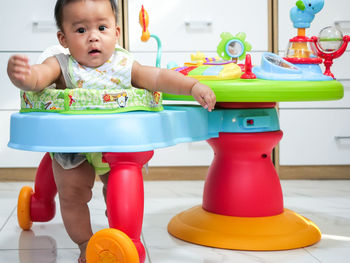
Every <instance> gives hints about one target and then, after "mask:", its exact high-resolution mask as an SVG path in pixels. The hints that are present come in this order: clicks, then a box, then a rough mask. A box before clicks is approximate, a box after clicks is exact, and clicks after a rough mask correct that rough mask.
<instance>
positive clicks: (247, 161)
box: [8, 0, 349, 263]
mask: <svg viewBox="0 0 350 263" xmlns="http://www.w3.org/2000/svg"><path fill="white" fill-rule="evenodd" d="M323 4H324V1H321V0H310V1H298V2H297V5H296V6H295V7H293V8H292V9H291V14H290V15H291V19H292V21H293V24H294V27H296V28H297V31H298V35H297V36H296V37H294V38H292V39H291V40H290V43H289V47H288V49H287V51H286V56H285V57H284V58H281V57H279V56H277V55H275V54H272V53H265V54H264V55H263V56H262V61H261V64H260V65H259V66H254V67H253V66H252V64H251V58H250V54H247V53H246V52H249V50H250V49H251V45H250V44H249V43H248V42H247V41H246V35H245V34H244V33H238V34H236V35H232V34H230V33H222V34H221V41H220V43H219V45H218V47H217V50H218V57H216V58H206V57H205V55H203V54H202V53H197V54H194V55H193V56H192V60H193V61H191V62H189V63H185V64H184V65H183V66H181V67H172V68H173V70H177V71H179V72H180V73H182V74H185V75H187V76H189V77H194V78H197V79H199V80H200V82H202V83H204V84H206V85H208V86H209V87H210V88H212V90H213V91H214V92H215V94H216V97H217V104H216V108H215V110H214V111H212V112H208V111H206V110H205V109H203V108H202V107H199V106H194V105H185V106H183V105H182V106H179V105H174V106H164V107H162V106H161V102H162V98H161V97H162V95H161V94H160V93H158V94H149V97H148V99H146V101H145V104H142V105H138V107H139V108H132V107H131V108H129V109H130V111H128V112H125V111H127V110H125V109H128V108H127V107H125V105H126V104H127V103H128V102H130V101H132V99H133V97H137V96H138V95H142V94H130V93H128V92H129V91H128V90H126V89H116V90H112V91H92V92H90V93H86V94H85V93H84V92H88V91H85V90H82V89H81V90H79V88H77V89H71V90H64V91H56V90H49V89H46V90H44V91H42V92H39V93H30V92H22V93H21V101H22V102H21V103H22V104H21V112H19V113H15V114H13V115H12V116H11V133H10V142H9V144H8V145H9V147H11V148H14V149H19V150H28V151H39V152H67V153H69V152H83V153H87V152H102V153H103V154H102V158H103V161H104V162H107V163H108V164H109V166H110V176H109V182H108V189H107V202H106V203H107V211H108V222H109V228H107V229H104V230H102V231H99V232H97V233H95V234H94V236H93V237H92V238H91V240H90V242H89V244H88V248H87V262H90V263H91V262H127V263H137V262H141V263H143V262H144V261H145V249H144V247H143V244H142V243H141V241H140V235H141V229H142V220H143V205H144V192H143V180H142V166H143V165H144V164H146V163H147V162H148V161H149V160H150V159H151V158H152V155H153V150H154V149H157V148H160V147H167V146H171V145H175V144H178V143H182V142H193V141H201V140H207V142H208V143H209V144H210V146H211V147H212V148H213V150H214V152H215V157H214V160H213V162H212V164H211V166H210V169H209V172H208V175H207V178H206V182H205V186H204V192H203V203H202V205H198V206H196V207H193V208H189V209H188V210H186V211H183V212H181V213H179V214H177V215H175V216H174V217H173V218H172V219H171V221H170V222H169V225H168V231H169V233H170V234H171V235H173V236H175V237H177V238H179V239H182V240H186V241H188V242H191V243H195V244H200V245H204V246H210V247H216V248H225V249H239V250H284V249H294V248H301V247H305V246H309V245H312V244H314V243H316V242H318V241H319V240H320V239H321V232H320V230H319V228H318V227H317V226H316V225H315V224H314V223H313V222H312V221H310V220H309V219H307V218H305V217H303V216H301V215H299V214H297V213H295V212H293V211H291V210H289V209H287V208H284V205H283V194H282V189H281V185H280V181H279V178H278V175H277V173H276V170H275V168H274V166H273V164H272V161H271V152H272V149H273V148H274V147H275V146H276V145H277V143H278V142H279V141H280V139H281V138H282V131H281V130H280V127H279V120H278V115H277V112H276V109H275V104H276V102H281V101H315V100H338V99H341V98H342V97H343V87H342V85H341V83H340V82H338V81H337V80H335V79H334V78H333V76H332V75H331V74H330V65H331V63H330V62H329V61H332V59H334V58H336V57H338V56H340V55H341V53H342V52H344V50H345V48H346V45H347V43H348V41H349V37H348V36H342V34H341V32H340V31H337V30H336V29H330V30H329V29H325V30H322V31H321V34H320V36H319V37H312V38H308V37H306V35H305V28H308V27H309V26H310V23H311V22H312V20H313V18H314V16H315V14H316V13H317V12H319V11H320V10H321V9H322V7H323ZM139 18H140V25H141V27H142V40H144V41H147V40H148V39H149V38H151V37H153V38H154V39H156V41H157V43H158V55H157V63H156V64H157V66H160V54H161V52H160V48H161V45H160V40H159V38H158V37H156V36H155V35H151V34H150V33H149V31H148V28H147V27H148V24H149V16H148V14H147V12H146V10H145V9H144V7H142V9H141V12H140V15H139ZM244 58H245V63H244V64H237V62H238V60H242V59H244ZM322 59H324V62H325V64H326V72H325V74H323V73H322V71H321V68H320V66H319V64H320V63H322ZM83 93H84V94H83ZM122 97H124V98H122ZM125 97H128V100H127V101H125V99H126V98H125ZM88 99H89V100H92V101H93V102H91V103H90V102H87V100H88ZM163 99H166V100H192V99H193V98H192V97H190V96H178V95H170V94H163ZM123 100H124V102H123ZM118 101H119V102H118ZM89 103H90V104H89ZM143 103H144V102H143ZM107 105H113V107H111V106H107ZM123 106H124V107H123ZM73 107H75V108H73ZM135 110H137V111H135ZM119 111H122V112H119ZM96 113H100V114H96ZM42 131H46V132H42ZM77 131H79V132H77ZM56 193H57V189H56V185H55V182H54V179H53V174H52V167H51V158H50V156H49V154H48V153H47V154H45V156H44V158H43V159H42V161H41V163H40V165H39V168H38V172H37V174H36V178H35V186H34V190H33V189H31V188H30V187H24V188H23V189H22V190H21V192H20V194H19V198H18V210H17V215H18V223H19V225H20V227H21V228H22V229H23V230H28V229H30V228H31V225H32V223H33V222H46V221H49V220H51V219H52V218H53V217H54V215H55V201H54V198H55V195H56Z"/></svg>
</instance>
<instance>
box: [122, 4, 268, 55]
mask: <svg viewBox="0 0 350 263" xmlns="http://www.w3.org/2000/svg"><path fill="white" fill-rule="evenodd" d="M142 4H143V5H144V7H145V9H146V11H147V12H148V14H149V17H150V22H149V30H150V33H151V34H155V35H157V36H158V37H159V38H160V39H161V40H162V45H163V50H164V51H203V52H207V51H214V52H215V51H216V47H217V45H218V44H219V42H220V34H221V33H222V32H230V33H231V34H233V35H235V34H236V33H238V32H245V33H246V34H247V41H248V42H250V43H251V44H252V46H253V50H257V51H266V50H267V49H268V15H267V14H268V1H260V0H254V1H238V0H231V1H224V0H219V1H211V0H201V1H198V0H177V1H163V0H142V1H141V0H129V1H128V10H129V11H128V18H129V43H130V47H129V48H130V50H131V51H153V50H155V45H154V43H155V42H154V41H152V40H151V41H148V42H147V43H144V42H141V40H140V37H141V27H140V25H139V11H140V9H141V5H142ZM252 6H254V8H252ZM247 21H254V23H253V22H252V23H250V22H247Z"/></svg>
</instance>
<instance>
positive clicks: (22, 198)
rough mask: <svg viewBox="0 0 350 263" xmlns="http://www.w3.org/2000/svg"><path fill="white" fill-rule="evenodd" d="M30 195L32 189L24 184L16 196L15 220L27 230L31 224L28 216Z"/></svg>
mask: <svg viewBox="0 0 350 263" xmlns="http://www.w3.org/2000/svg"><path fill="white" fill-rule="evenodd" d="M32 195H33V189H32V188H31V187H29V186H24V187H23V188H22V189H21V191H20V193H19V196H18V203H17V220H18V224H19V226H20V227H21V228H22V229H23V230H29V229H30V228H31V227H32V224H33V222H32V220H31V218H30V200H31V197H32Z"/></svg>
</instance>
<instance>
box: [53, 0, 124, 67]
mask: <svg viewBox="0 0 350 263" xmlns="http://www.w3.org/2000/svg"><path fill="white" fill-rule="evenodd" d="M62 27H63V32H61V31H59V32H58V33H57V37H58V40H59V41H60V43H61V45H62V46H63V47H65V48H69V51H70V53H71V55H72V56H73V57H74V58H75V59H76V60H77V61H78V62H79V64H81V65H84V66H87V67H99V66H101V65H102V64H104V63H105V62H106V61H107V60H108V59H109V58H110V57H111V56H112V54H113V52H114V49H115V45H116V43H117V41H118V38H119V34H120V29H119V27H118V26H117V25H116V21H115V16H114V13H113V10H112V7H111V4H110V2H109V1H108V0H87V1H74V2H72V3H69V4H68V5H66V6H65V7H64V8H63V23H62Z"/></svg>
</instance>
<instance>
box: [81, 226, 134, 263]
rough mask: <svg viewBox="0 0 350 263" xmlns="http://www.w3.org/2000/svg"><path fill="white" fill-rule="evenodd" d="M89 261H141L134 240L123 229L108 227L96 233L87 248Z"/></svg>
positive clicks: (114, 262)
mask: <svg viewBox="0 0 350 263" xmlns="http://www.w3.org/2000/svg"><path fill="white" fill-rule="evenodd" d="M86 261H87V263H139V254H138V252H137V249H136V247H135V245H134V243H133V242H132V240H131V239H130V238H129V237H128V236H127V235H126V234H125V233H123V232H122V231H120V230H117V229H114V228H107V229H102V230H100V231H98V232H97V233H95V234H94V235H93V236H92V237H91V239H90V241H89V243H88V245H87V248H86Z"/></svg>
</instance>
